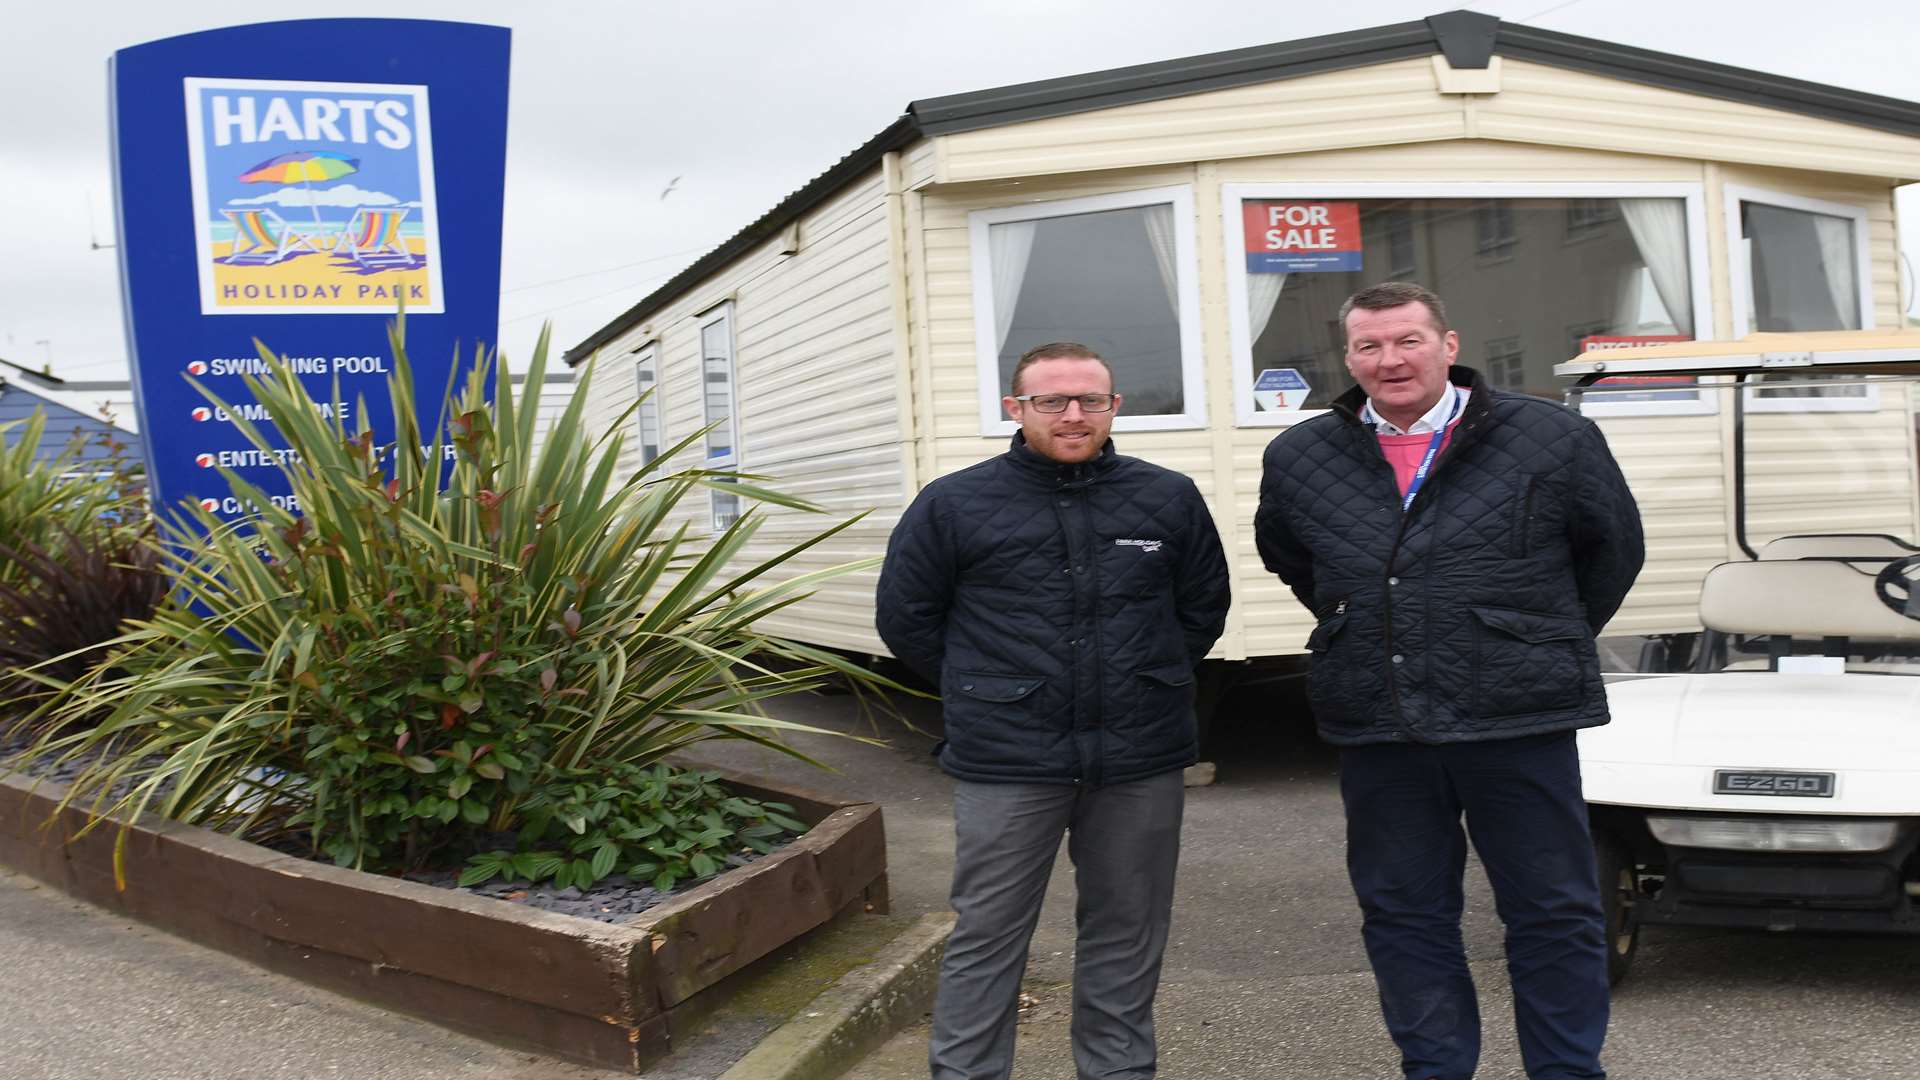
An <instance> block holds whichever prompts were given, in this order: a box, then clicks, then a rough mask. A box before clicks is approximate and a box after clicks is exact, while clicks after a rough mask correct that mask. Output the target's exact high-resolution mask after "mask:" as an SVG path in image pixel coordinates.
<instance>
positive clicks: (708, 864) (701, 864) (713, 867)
mask: <svg viewBox="0 0 1920 1080" xmlns="http://www.w3.org/2000/svg"><path fill="white" fill-rule="evenodd" d="M687 865H688V866H691V867H692V868H693V876H694V877H712V876H713V875H714V873H715V872H716V871H718V870H719V869H720V864H719V863H716V862H714V861H713V859H712V858H710V857H709V856H708V855H707V854H706V853H705V852H701V851H696V852H694V853H693V857H692V858H690V859H688V860H687Z"/></svg>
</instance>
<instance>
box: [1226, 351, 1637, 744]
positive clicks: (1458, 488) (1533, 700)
mask: <svg viewBox="0 0 1920 1080" xmlns="http://www.w3.org/2000/svg"><path fill="white" fill-rule="evenodd" d="M1450 377H1451V378H1452V380H1453V382H1454V383H1455V384H1456V385H1460V386H1468V387H1471V393H1470V395H1469V397H1468V401H1467V406H1466V409H1465V410H1464V411H1463V413H1462V414H1461V418H1460V422H1459V426H1458V427H1456V428H1455V429H1454V432H1453V437H1452V439H1451V440H1450V441H1449V443H1448V445H1447V448H1446V449H1445V450H1444V451H1442V452H1441V454H1440V457H1439V458H1438V460H1436V461H1435V462H1434V466H1433V470H1432V471H1431V472H1430V473H1429V474H1428V477H1427V480H1426V483H1425V484H1424V485H1423V486H1422V487H1421V489H1420V493H1419V495H1418V497H1416V498H1415V499H1414V502H1413V506H1412V507H1411V508H1410V509H1409V510H1408V511H1407V512H1406V513H1405V514H1404V515H1403V514H1402V513H1401V512H1400V493H1399V488H1398V486H1397V485H1396V483H1395V481H1394V475H1393V467H1392V466H1391V465H1389V464H1387V460H1386V458H1385V457H1384V456H1382V454H1381V453H1380V444H1379V441H1378V440H1377V438H1376V437H1375V436H1374V433H1373V429H1372V428H1371V427H1370V426H1369V425H1367V424H1365V423H1363V422H1361V420H1360V418H1359V416H1358V410H1359V409H1360V407H1361V405H1362V404H1363V403H1364V402H1365V400H1366V398H1365V395H1364V394H1363V393H1362V392H1361V391H1360V389H1359V388H1358V387H1355V388H1354V389H1352V390H1350V391H1348V392H1347V393H1346V394H1345V395H1343V396H1342V397H1341V398H1340V399H1339V400H1338V401H1336V402H1334V404H1333V408H1332V409H1331V410H1330V411H1329V412H1327V413H1326V414H1325V415H1322V416H1317V417H1314V418H1313V419H1311V420H1307V421H1305V422H1303V423H1300V424H1296V425H1294V426H1293V427H1292V428H1289V429H1288V430H1287V431H1286V432H1284V433H1283V434H1281V435H1280V436H1279V437H1278V438H1276V439H1274V440H1273V442H1272V443H1271V444H1270V445H1269V446H1268V447H1267V453H1266V461H1265V468H1264V471H1263V474H1262V478H1261V483H1260V508H1259V510H1258V511H1257V512H1256V513H1255V515H1254V538H1255V541H1256V543H1257V544H1258V546H1259V549H1260V555H1261V558H1262V559H1264V560H1265V562H1266V566H1267V569H1269V570H1271V571H1273V572H1274V573H1276V574H1279V575H1280V578H1281V580H1283V581H1285V582H1286V583H1287V584H1288V585H1289V586H1291V587H1292V589H1293V591H1294V594H1295V595H1297V596H1298V597H1299V598H1300V602H1301V603H1303V604H1306V605H1307V607H1308V608H1309V609H1310V610H1312V611H1313V612H1314V614H1315V617H1316V618H1317V619H1318V620H1319V623H1318V625H1317V626H1316V627H1315V628H1314V631H1313V636H1312V638H1311V639H1310V640H1309V641H1308V645H1307V648H1308V649H1309V651H1311V652H1312V654H1313V671H1312V674H1311V677H1310V681H1309V690H1310V693H1311V696H1312V701H1313V711H1314V717H1315V720H1316V721H1317V722H1318V724H1319V726H1320V734H1321V736H1322V737H1323V738H1324V739H1326V740H1327V741H1328V742H1331V743H1334V744H1336V745H1355V744H1360V743H1377V742H1391V741H1394V740H1415V741H1419V742H1465V741H1470V740H1476V739H1503V738H1512V737H1518V736H1521V735H1531V734H1537V733H1542V732H1549V731H1561V730H1566V729H1570V728H1580V727H1591V726H1594V725H1597V724H1604V723H1606V722H1607V701H1606V695H1605V693H1604V692H1603V691H1602V689H1601V685H1600V663H1599V658H1598V656H1597V655H1596V654H1595V650H1594V642H1593V639H1594V635H1595V634H1596V633H1598V632H1599V630H1600V628H1601V627H1602V626H1604V625H1605V624H1606V622H1607V620H1608V619H1609V618H1612V616H1613V613H1614V612H1615V611H1616V610H1618V608H1619V607H1620V602H1621V600H1622V599H1624V598H1625V597H1626V595H1627V589H1628V588H1629V587H1630V586H1632V584H1633V579H1634V576H1635V575H1636V574H1638V573H1639V572H1640V563H1641V559H1642V558H1643V556H1644V554H1645V552H1644V547H1643V544H1642V540H1641V534H1640V512H1639V509H1638V508H1637V507H1636V506H1635V505H1634V502H1633V495H1632V494H1631V493H1630V492H1629V491H1628V490H1627V484H1626V480H1625V478H1623V477H1622V476H1621V475H1620V468H1619V466H1618V465H1616V464H1615V463H1614V460H1613V456H1612V454H1610V453H1609V452H1608V451H1607V444H1606V440H1605V439H1604V438H1603V437H1602V436H1601V434H1600V429H1599V428H1598V427H1597V426H1595V425H1594V423H1593V422H1592V421H1591V420H1588V419H1586V418H1585V417H1582V416H1580V415H1579V414H1578V413H1575V412H1574V411H1573V410H1571V409H1568V408H1566V407H1565V406H1562V405H1558V404H1555V403H1554V402H1551V401H1545V400H1542V399H1540V398H1533V397H1526V396H1523V395H1520V394H1509V393H1505V392H1502V391H1495V390H1489V389H1488V388H1487V385H1486V382H1485V380H1483V379H1482V378H1481V377H1480V376H1479V375H1478V374H1477V373H1475V372H1474V371H1472V370H1470V369H1468V368H1463V367H1459V366H1455V367H1454V368H1453V369H1452V372H1451V376H1450Z"/></svg>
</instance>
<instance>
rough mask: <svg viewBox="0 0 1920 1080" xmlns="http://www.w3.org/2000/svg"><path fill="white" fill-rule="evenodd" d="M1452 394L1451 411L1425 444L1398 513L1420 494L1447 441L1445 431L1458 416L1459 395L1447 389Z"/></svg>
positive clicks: (1451, 389)
mask: <svg viewBox="0 0 1920 1080" xmlns="http://www.w3.org/2000/svg"><path fill="white" fill-rule="evenodd" d="M1447 392H1448V393H1450V394H1453V411H1452V412H1449V413H1448V414H1447V421H1446V423H1444V424H1441V425H1440V426H1439V427H1438V428H1436V429H1435V430H1434V433H1433V438H1432V439H1430V440H1428V442H1427V453H1426V455H1425V456H1424V457H1422V458H1421V459H1420V467H1419V468H1417V469H1415V470H1413V479H1411V480H1409V481H1407V494H1406V496H1405V497H1404V498H1402V499H1401V500H1400V512H1401V513H1403V514H1404V513H1406V512H1407V510H1408V509H1409V508H1411V507H1412V506H1413V497H1414V496H1415V495H1418V494H1420V485H1421V484H1424V483H1426V482H1427V473H1428V472H1430V471H1432V469H1433V459H1434V457H1435V456H1436V455H1437V454H1439V453H1440V444H1441V443H1444V442H1446V441H1447V429H1448V428H1449V427H1452V426H1453V419H1454V417H1456V416H1459V415H1460V394H1459V392H1458V391H1455V390H1454V389H1453V387H1451V386H1449V387H1447Z"/></svg>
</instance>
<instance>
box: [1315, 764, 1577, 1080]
mask: <svg viewBox="0 0 1920 1080" xmlns="http://www.w3.org/2000/svg"><path fill="white" fill-rule="evenodd" d="M1340 795H1341V798H1342V800H1343V801H1344V802H1345V803H1346V808H1347V869H1348V873H1349V874H1350V875H1351V877H1352V879H1353V890H1354V893H1355V895H1356V896H1357V897H1358V898H1359V901H1360V909H1361V912H1362V913H1363V915H1364V916H1365V924H1364V927H1365V928H1364V931H1363V936H1364V938H1365V940H1366V946H1367V958H1368V959H1369V960H1370V961H1372V963H1373V974H1374V979H1375V981H1376V982H1377V983H1378V985H1379V988H1380V1009H1381V1012H1382V1013H1383V1014H1384V1016H1385V1018H1386V1023H1387V1030H1388V1032H1390V1033H1391V1034H1392V1035H1393V1041H1394V1042H1395V1043H1396V1044H1397V1045H1398V1046H1399V1048H1400V1055H1401V1067H1402V1068H1403V1069H1404V1070H1405V1072H1406V1076H1407V1080H1428V1078H1433V1080H1468V1078H1469V1077H1471V1076H1473V1072H1474V1069H1475V1067H1476V1066H1477V1065H1478V1064H1479V1061H1480V1007H1479V1003H1478V1001H1477V999H1476V998H1475V996H1474V990H1473V978H1472V976H1471V975H1470V974H1469V973H1468V970H1467V958H1466V950H1465V948H1464V946H1463V945H1462V943H1461V939H1460V911H1461V908H1462V906H1463V902H1464V901H1463V896H1462V889H1461V882H1462V878H1463V876H1464V874H1465V871H1466V859H1467V839H1468V837H1471V838H1472V840H1473V848H1474V850H1475V851H1476V852H1478V853H1479V855H1480V861H1481V863H1482V864H1483V865H1484V866H1485V867H1486V869H1487V878H1488V880H1489V881H1490V882H1491V883H1492V885H1493V895H1494V902H1495V908H1496V910H1497V911H1498V912H1499V915H1500V919H1501V921H1502V922H1503V923H1505V924H1506V929H1507V973H1508V974H1509V976H1511V978H1512V980H1513V996H1514V1014H1515V1021H1516V1024H1517V1026H1518V1028H1519V1035H1520V1054H1521V1058H1522V1060H1523V1061H1524V1062H1525V1064H1526V1069H1527V1076H1529V1077H1531V1078H1533V1080H1569V1078H1573V1077H1580V1078H1601V1077H1605V1076H1606V1072H1605V1071H1604V1070H1602V1069H1601V1067H1600V1045H1601V1043H1602V1042H1603V1041H1604V1040H1605V1038H1606V1032H1607V1008H1608V1004H1607V954H1606V927H1605V923H1604V921H1603V917H1602V914H1601V908H1600V888H1599V883H1598V880H1597V877H1596V874H1595V871H1594V856H1593V841H1592V838H1591V834H1590V833H1589V831H1588V826H1587V808H1586V803H1585V801H1584V800H1583V799H1582V798H1581V794H1580V759H1579V757H1578V755H1577V753H1576V750H1575V746H1574V736H1573V733H1572V732H1561V733H1556V734H1551V735H1536V736H1528V737H1524V738H1518V739H1504V740H1497V741H1492V742H1471V743H1446V744H1441V745H1426V744H1419V743H1413V744H1408V743H1389V744H1384V745H1368V746H1356V747H1344V748H1342V750H1341V752H1340ZM1463 813H1464V815H1465V817H1466V831H1465V833H1464V834H1463V833H1462V831H1461V828H1460V821H1461V816H1462V814H1463Z"/></svg>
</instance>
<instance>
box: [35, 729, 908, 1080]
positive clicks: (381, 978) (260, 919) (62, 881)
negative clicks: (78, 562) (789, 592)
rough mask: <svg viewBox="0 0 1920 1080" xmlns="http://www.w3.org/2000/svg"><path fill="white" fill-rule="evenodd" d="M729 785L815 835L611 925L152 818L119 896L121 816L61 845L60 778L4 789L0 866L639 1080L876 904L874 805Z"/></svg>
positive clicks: (882, 899)
mask: <svg viewBox="0 0 1920 1080" xmlns="http://www.w3.org/2000/svg"><path fill="white" fill-rule="evenodd" d="M702 767H704V766H702ZM717 771H723V772H725V771H726V770H717ZM727 782H728V785H729V786H730V787H732V788H734V789H735V790H738V791H740V792H741V793H742V794H746V795H751V796H755V797H760V798H768V799H775V800H777V801H780V802H784V803H788V804H790V805H791V806H793V808H794V810H795V816H796V817H798V818H800V819H801V820H802V821H805V822H807V823H808V824H809V825H811V826H812V828H811V829H809V830H808V831H807V832H806V834H805V835H803V836H800V837H799V838H797V839H795V840H794V841H793V842H792V843H790V844H788V845H787V846H786V847H784V848H781V849H780V850H778V851H776V852H774V853H773V854H772V855H768V856H766V857H764V858H761V859H758V860H755V861H754V862H752V863H750V864H748V865H747V866H745V867H742V868H739V869H736V870H732V871H729V872H728V873H725V874H722V875H720V876H719V877H716V878H714V879H713V880H711V881H709V882H707V883H705V884H703V885H700V886H698V887H696V888H693V889H689V890H687V891H686V892H685V893H682V894H680V895H678V896H676V897H674V898H673V899H672V900H670V901H668V902H666V903H664V904H661V905H659V906H657V907H654V908H652V909H650V910H648V911H644V912H641V913H640V914H638V915H635V916H633V917H632V918H631V919H629V920H628V921H627V922H624V923H618V924H613V923H602V922H596V921H594V920H591V919H580V918H575V917H573V916H570V915H559V914H555V913H552V912H547V911H541V910H539V909H537V908H528V907H524V906H522V905H519V904H511V903H505V902H502V901H499V900H495V899H491V898H487V897H480V896H473V895H469V894H466V893H459V892H454V891H452V890H450V889H440V888H435V887H433V886H431V885H423V884H420V883H418V882H413V881H405V880H402V879H399V878H390V877H383V876H380V875H377V874H366V873H361V872H359V871H354V870H344V869H341V868H339V867H336V866H332V865H328V864H325V863H316V862H310V861H308V860H305V859H299V858H294V857H292V856H289V855H283V854H281V853H280V852H277V851H272V850H270V849H267V848H263V847H259V846H257V845H254V844H249V843H246V842H245V841H242V840H236V839H234V838H233V837H230V836H225V835H222V834H220V833H216V832H213V831H210V830H207V829H202V828H198V827H196V826H192V825H184V824H181V823H180V822H177V821H166V820H162V819H158V818H149V819H146V820H143V821H141V822H140V823H139V824H137V825H135V826H134V827H133V828H132V830H131V833H130V835H129V836H128V837H127V847H126V855H125V877H126V882H127V887H126V889H125V890H124V891H120V890H117V889H115V887H114V875H113V848H114V843H115V838H116V836H117V835H118V831H119V830H118V826H117V823H111V824H110V823H102V824H101V825H100V827H98V828H96V829H95V830H94V831H93V832H91V833H88V834H87V835H86V836H85V837H83V838H81V839H79V840H73V839H72V838H73V837H74V835H75V834H76V833H78V832H79V830H80V829H81V828H82V827H83V826H84V825H85V824H86V822H87V820H88V817H87V815H86V813H85V812H84V811H82V810H79V809H77V808H73V807H69V808H68V809H67V810H65V811H61V812H59V814H58V817H57V818H54V814H55V808H56V807H57V806H58V805H59V802H60V799H61V798H62V797H63V796H64V795H65V794H66V788H65V785H61V784H54V783H40V782H36V781H34V780H33V779H31V778H29V777H24V776H18V775H14V776H6V777H0V863H4V864H5V865H7V866H9V867H11V868H12V869H14V870H17V871H19V872H21V873H23V874H26V875H28V876H31V877H34V878H37V879H39V880H40V881H42V882H45V883H46V884H48V885H52V886H55V887H57V888H60V889H62V890H64V891H66V892H68V893H70V894H72V895H73V896H76V897H78V898H80V899H82V900H86V901H88V902H90V903H93V904H97V905H99V906H101V907H105V908H109V909H111V910H113V911H117V912H121V913H123V914H126V915H128V916H130V917H133V918H136V919H139V920H141V921H143V922H147V923H151V924H152V925H154V926H158V927H161V928H162V929H166V930H169V931H172V932H174V933H176V934H179V935H181V936H182V937H185V938H188V939H190V940H192V941H195V942H198V943H200V944H202V945H207V946H211V947H213V948H216V949H220V950H222V951H224V952H228V953H232V954H233V955H235V956H238V957H241V958H242V959H245V960H249V961H252V962H254V963H257V964H259V965H261V966H263V967H266V968H270V969H272V970H274V971H278V972H281V973H284V974H287V975H291V976H293V977H295V978H298V979H302V980H305V981H307V982H311V983H314V984H317V985H321V986H325V987H327V988H329V989H333V990H338V991H341V992H344V993H347V994H350V995H352V996H354V997H358V998H362V999H365V1000H368V1001H371V1002H374V1003H375V1004H378V1005H381V1006H384V1007H387V1008H391V1009H395V1010H398V1011H401V1012H406V1013H411V1014H413V1015H416V1016H420V1017H423V1018H425V1019H428V1020H432V1021H435V1022H437V1023H441V1024H445V1025H447V1026H449V1027H454V1028H458V1029H461V1030H463V1031H467V1032H470V1033H473V1034H476V1035H479V1036H481V1037H483V1038H487V1039H492V1040H496V1041H505V1042H511V1043H518V1044H523V1045H528V1046H533V1047H537V1048H539V1049H540V1050H543V1051H545V1052H547V1053H549V1054H553V1055H555V1056H558V1057H563V1058H568V1059H570V1060H574V1061H579V1062H584V1063H587V1064H591V1065H598V1066H601V1067H604V1068H614V1069H622V1070H626V1071H630V1072H639V1071H640V1070H642V1069H644V1068H645V1067H646V1066H647V1065H648V1064H650V1063H651V1062H653V1061H656V1060H658V1059H659V1058H661V1057H662V1056H664V1055H665V1054H666V1053H667V1052H668V1051H669V1050H670V1049H671V1048H672V1041H673V1036H674V1031H675V1024H674V1020H675V1016H674V1012H675V1010H676V1009H677V1008H679V1007H681V1006H683V1005H685V1004H686V1003H687V1002H688V1000H689V999H690V998H692V997H693V996H694V995H695V994H697V993H699V992H701V991H702V990H706V989H708V988H709V987H713V986H714V985H715V984H717V983H719V982H720V981H721V980H722V979H724V978H726V977H727V976H728V975H730V974H732V973H733V972H735V971H738V970H740V969H741V968H743V967H745V966H746V965H748V964H750V963H752V962H753V961H755V960H757V959H759V958H760V957H762V956H765V955H767V954H768V953H770V952H772V951H773V950H774V949H776V948H779V947H780V946H781V945H783V944H785V943H786V942H788V941H791V940H792V939H794V938H795V937H798V936H799V935H801V934H803V933H805V932H807V931H809V930H812V929H813V928H815V927H817V926H819V925H821V924H823V923H825V922H827V921H828V920H830V919H832V918H833V917H834V916H836V915H838V914H839V913H841V912H843V911H847V910H860V909H862V908H866V909H869V910H874V911H885V910H886V907H887V878H886V836H885V832H884V826H883V825H882V822H881V816H880V807H879V806H878V805H877V804H874V803H861V802H850V801H847V800H843V799H837V798H834V797H832V796H828V795H820V794H817V793H814V792H810V791H806V790H803V789H796V788H794V787H792V786H791V785H788V784H786V783H784V782H780V781H775V780H770V779H767V778H765V777H759V776H753V775H748V774H743V773H731V772H728V773H727ZM50 819H52V820H50ZM718 992H720V993H724V988H722V990H721V991H718Z"/></svg>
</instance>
